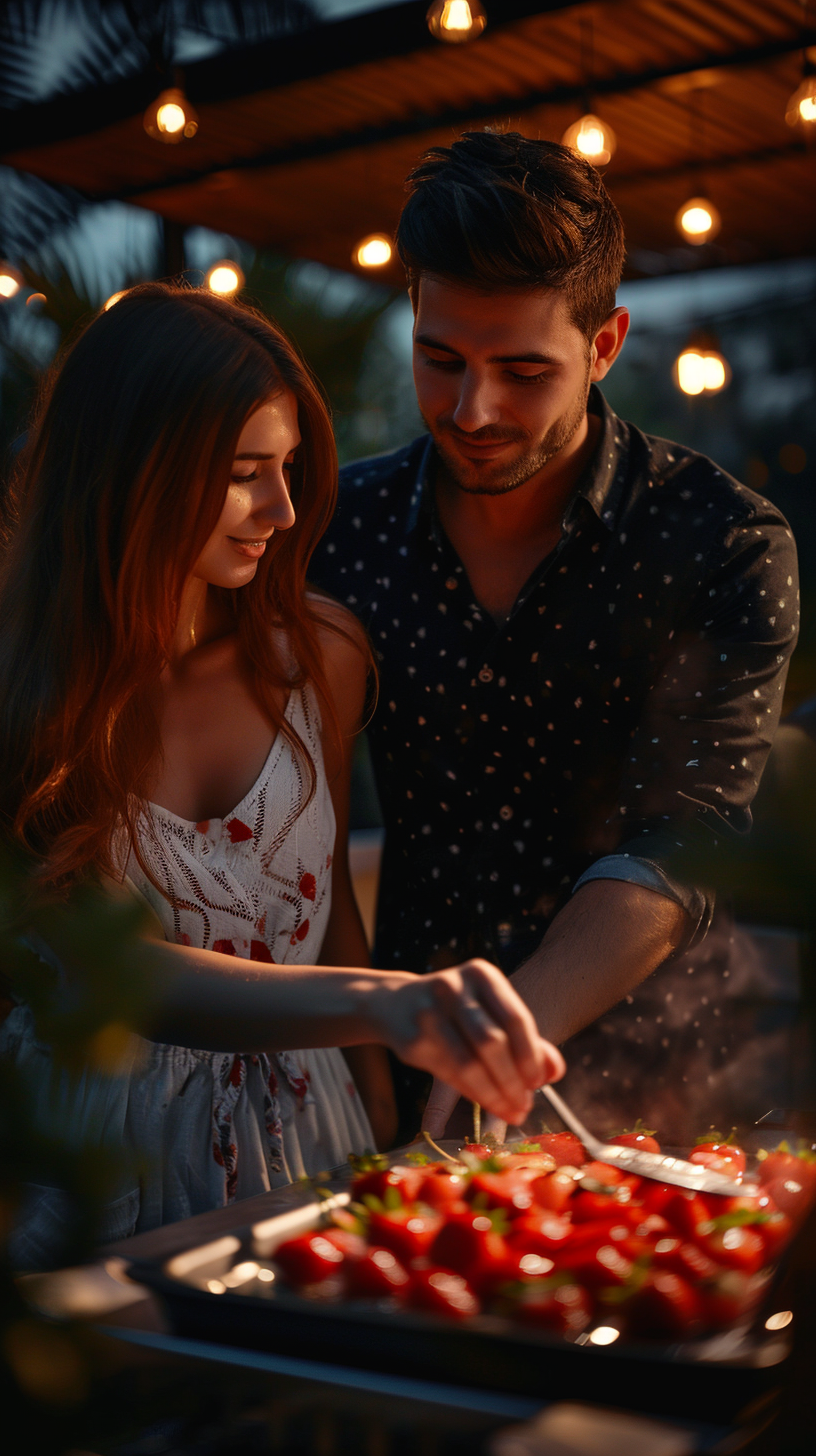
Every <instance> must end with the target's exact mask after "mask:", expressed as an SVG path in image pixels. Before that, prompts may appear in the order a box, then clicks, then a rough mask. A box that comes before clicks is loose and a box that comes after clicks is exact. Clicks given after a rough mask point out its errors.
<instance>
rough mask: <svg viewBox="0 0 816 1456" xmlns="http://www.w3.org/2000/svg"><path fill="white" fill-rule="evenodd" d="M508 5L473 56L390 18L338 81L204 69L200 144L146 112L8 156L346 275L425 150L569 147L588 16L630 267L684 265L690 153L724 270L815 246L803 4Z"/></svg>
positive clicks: (622, 0) (608, 0)
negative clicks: (459, 134)
mask: <svg viewBox="0 0 816 1456" xmlns="http://www.w3.org/2000/svg"><path fill="white" fill-rule="evenodd" d="M413 8H414V9H416V7H413ZM498 8H499V7H497V9H498ZM506 8H507V9H508V11H509V10H511V9H512V10H513V13H514V14H515V15H516V17H517V18H515V19H514V20H513V21H512V23H508V24H499V25H497V26H491V27H489V28H488V30H487V31H486V32H485V35H484V36H483V37H482V38H481V40H480V41H478V42H477V43H475V44H473V45H470V46H466V47H445V46H438V45H437V46H427V45H425V44H423V45H422V46H420V47H419V48H417V49H415V50H411V48H410V46H408V45H406V44H402V48H401V49H400V48H398V50H397V53H395V54H393V55H388V54H385V53H384V51H383V46H382V34H381V33H380V32H382V26H381V27H380V32H378V34H380V40H379V41H378V45H379V47H380V50H379V52H378V53H377V54H376V57H375V55H374V52H373V51H371V52H369V54H370V55H371V58H370V59H369V58H367V57H366V56H365V55H364V54H363V53H362V51H361V53H360V56H359V59H358V58H357V57H356V56H355V55H353V54H352V53H351V52H348V48H347V53H344V55H345V60H344V64H343V65H342V66H341V67H340V68H339V69H336V70H334V71H332V70H331V69H330V68H329V67H328V66H327V65H325V64H323V63H322V62H321V66H322V69H321V66H318V67H316V68H315V69H314V71H313V73H310V71H309V65H308V55H307V54H306V53H305V52H303V54H302V55H301V61H300V63H299V64H300V70H297V68H296V69H295V72H294V73H293V74H292V75H291V76H290V77H288V78H287V79H285V80H282V81H281V84H280V85H278V86H275V87H270V88H269V89H265V90H260V89H255V90H254V91H251V92H250V93H248V94H246V95H234V94H231V93H229V88H226V89H225V87H224V86H223V85H221V84H220V83H219V81H218V73H217V70H216V69H215V68H211V69H210V71H209V72H208V73H207V74H208V75H210V78H211V84H212V86H213V87H214V90H213V94H212V99H207V97H206V96H205V95H202V96H197V97H196V104H197V107H198V110H199V114H200V121H201V125H200V130H199V135H198V137H197V138H196V139H195V141H194V142H192V143H190V144H189V146H188V145H185V146H182V147H179V148H172V147H170V148H162V147H156V145H155V144H154V143H153V142H151V141H150V140H149V139H148V138H146V136H145V135H144V132H143V130H142V127H141V119H140V115H139V114H137V113H136V112H135V111H134V113H133V114H132V115H130V116H128V117H122V118H120V119H119V120H117V121H115V122H112V123H111V124H110V125H107V126H105V128H104V129H103V130H100V131H98V132H95V133H93V132H92V133H90V134H85V135H76V134H74V135H71V134H70V128H66V130H65V132H64V134H63V136H62V137H61V138H58V139H57V140H55V141H53V142H51V143H49V144H48V145H46V144H42V145H33V146H27V147H25V148H23V147H18V148H17V149H16V151H15V152H14V153H12V154H8V153H7V159H8V160H11V161H12V162H13V163H14V164H15V165H19V166H24V167H27V168H28V169H29V170H32V171H34V172H36V173H37V175H40V176H44V177H46V178H50V179H51V180H55V181H67V182H68V183H70V184H71V185H73V186H77V187H79V188H80V189H82V190H85V191H87V192H88V193H89V194H90V195H97V196H99V195H106V194H108V195H113V196H130V197H131V198H132V199H133V200H135V201H137V202H139V203H140V204H141V205H143V206H146V207H153V208H154V209H155V210H156V211H159V212H161V213H162V214H163V215H165V216H167V217H173V218H176V219H177V220H178V221H180V222H183V223H188V222H201V223H204V224H205V225H209V226H213V227H216V228H218V229H222V228H223V226H224V219H225V217H229V226H230V229H231V230H232V231H234V232H235V233H236V234H238V235H239V236H246V237H247V239H248V240H249V241H251V242H253V243H256V244H258V245H267V246H273V247H277V248H280V249H281V250H283V251H288V252H292V253H295V254H301V255H303V256H310V257H316V258H319V259H322V260H323V261H324V262H331V263H332V264H333V265H335V266H340V267H349V259H350V253H351V248H352V246H353V244H354V242H355V241H356V240H357V239H358V238H359V236H361V235H362V234H363V233H365V232H366V231H374V230H380V229H386V230H387V229H389V228H391V227H393V225H394V222H395V220H396V217H397V215H398V211H399V207H400V205H401V201H402V196H403V178H404V176H405V173H406V172H407V170H408V169H409V168H410V166H411V165H413V163H414V162H415V160H416V158H417V157H418V156H419V155H420V153H421V152H423V151H424V150H426V149H427V148H428V147H429V146H432V145H438V144H440V143H441V144H443V145H445V144H448V143H449V142H450V140H451V137H452V135H453V134H454V132H455V131H459V130H463V129H465V128H466V127H468V126H472V127H476V128H479V127H481V126H484V125H485V124H486V123H488V122H493V121H496V122H506V121H507V120H509V121H510V124H511V125H513V126H516V127H518V129H520V130H522V131H524V132H525V133H526V134H528V135H540V136H543V137H547V138H552V139H558V138H560V136H561V135H562V134H563V131H564V129H565V127H566V126H567V125H568V124H569V123H570V122H571V121H573V120H574V119H575V118H576V116H577V115H578V114H579V111H580V108H581V106H582V104H583V101H582V94H581V93H582V89H583V79H584V78H583V77H582V74H581V68H582V50H581V23H582V21H585V20H586V19H587V18H591V19H592V21H593V28H594V63H593V79H594V82H595V89H594V107H595V109H597V110H598V111H599V112H600V113H601V115H603V116H604V117H605V118H606V119H608V121H609V122H610V124H611V125H612V126H613V127H614V128H615V130H616V132H617V135H618V141H619V147H618V151H617V153H616V156H615V158H614V160H613V162H612V164H611V165H610V167H609V168H608V169H607V171H606V174H605V178H606V183H607V186H608V187H609V189H610V192H611V193H612V195H613V196H614V197H615V198H616V200H618V201H619V204H620V206H621V207H622V209H623V212H624V220H625V223H626V226H627V232H628V235H629V237H630V242H631V246H632V250H633V255H635V254H636V253H637V250H638V249H641V250H643V249H646V250H649V249H651V250H653V251H657V252H659V251H661V250H663V251H664V252H665V254H666V258H667V260H668V263H667V266H670V267H671V266H678V267H680V266H685V264H684V262H683V258H684V256H685V255H684V254H683V245H682V244H681V243H680V241H679V239H678V238H677V236H676V234H675V232H674V223H673V218H674V213H675V212H676V210H677V207H678V206H679V205H680V203H681V202H682V201H683V200H684V198H685V197H686V196H687V195H688V189H689V188H690V186H691V185H693V181H694V172H695V163H696V158H695V151H696V150H697V147H698V146H699V150H700V152H701V154H702V155H701V162H702V167H703V172H704V176H705V182H706V186H707V187H709V188H710V190H711V191H712V194H713V195H714V198H715V200H716V202H717V205H718V207H721V210H722V212H723V218H724V227H723V234H722V235H721V240H720V241H718V245H717V248H718V251H715V252H714V253H712V254H711V255H710V257H711V259H712V260H714V261H725V260H727V259H731V260H733V259H734V258H735V257H738V256H748V255H749V254H751V256H765V255H767V256H777V255H779V254H780V253H782V254H784V253H785V252H786V251H787V252H788V253H790V252H791V251H797V250H799V251H809V252H812V251H813V249H814V245H815V243H816V217H814V213H816V200H814V199H816V185H815V184H816V177H814V157H813V156H812V155H811V156H810V157H809V156H807V155H806V154H805V153H804V152H803V151H802V150H796V149H795V146H794V142H793V138H792V135H791V133H790V131H789V129H788V128H787V127H786V125H785V122H784V110H785V105H786V102H787V100H788V97H789V96H790V94H791V92H792V91H793V89H794V87H795V85H796V84H797V82H798V75H799V59H798V46H799V45H800V44H801V24H802V10H801V6H800V5H799V4H798V0H766V3H760V0H718V3H716V4H713V3H712V0H673V3H668V0H596V3H594V4H592V5H586V4H573V5H568V4H559V5H557V6H555V7H554V8H553V7H544V6H543V5H542V9H546V13H538V14H530V13H529V11H530V10H531V8H532V7H531V6H526V7H525V6H524V5H523V4H520V3H519V4H518V5H517V4H516V0H509V3H508V6H507V7H506ZM408 9H411V7H410V6H408V7H400V6H397V7H396V10H395V11H394V14H395V15H396V14H397V12H400V15H401V14H402V12H403V11H406V13H407V10H408ZM417 13H419V12H417ZM398 18H399V17H398ZM378 23H379V22H378ZM344 33H345V32H344ZM360 33H361V34H362V31H361V32H360ZM382 33H384V32H382ZM813 39H814V40H816V34H814V36H813ZM780 47H781V48H782V50H783V52H784V51H785V50H787V54H777V52H778V51H779V49H780ZM374 49H375V50H376V47H375V48H374ZM299 54H300V53H299ZM735 59H738V60H739V61H740V64H739V65H735V64H734V61H735ZM712 67H713V80H714V81H715V83H716V84H712V85H708V86H706V87H704V88H702V90H701V93H700V94H699V96H696V98H695V97H693V95H692V90H693V88H694V79H693V75H692V77H691V78H690V79H689V80H688V82H687V83H686V82H684V79H683V73H684V72H685V73H689V72H690V73H696V72H697V71H704V70H706V69H708V71H709V72H710V71H711V68H712ZM202 74H203V73H201V72H198V71H197V72H196V75H198V76H199V77H200V76H201V75H202ZM254 74H257V66H256V68H255V72H254ZM277 75H278V77H279V78H280V76H281V68H280V67H278V68H277ZM661 78H662V79H661ZM709 79H712V76H711V75H709ZM217 83H218V84H217ZM200 84H203V82H201V83H200ZM230 84H231V87H232V92H235V90H236V85H235V82H234V79H233V80H232V81H231V83H230ZM686 84H687V85H688V87H689V88H690V89H687V90H686V91H684V90H683V87H684V85H686ZM219 86H220V89H219ZM238 89H240V88H238ZM698 89H699V88H698ZM129 94H130V93H129ZM694 107H696V108H697V109H698V110H699V111H700V112H701V114H702V139H701V141H700V142H699V143H698V144H697V145H695V144H694V142H693V140H692V131H691V126H690V114H691V112H692V109H693V108H694ZM782 220H784V226H782V225H781V222H782ZM752 249H753V250H754V252H753V253H751V250H752ZM740 250H742V251H740ZM678 259H679V260H680V261H677V260H678ZM388 276H389V277H390V278H391V279H392V281H397V279H398V274H397V273H395V272H392V273H391V274H389V275H388Z"/></svg>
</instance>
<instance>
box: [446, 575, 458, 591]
mask: <svg viewBox="0 0 816 1456" xmlns="http://www.w3.org/2000/svg"><path fill="white" fill-rule="evenodd" d="M458 585H459V583H458V581H457V580H456V577H455V576H449V577H448V579H447V581H446V582H445V586H446V587H447V588H448V591H456V588H457V587H458Z"/></svg>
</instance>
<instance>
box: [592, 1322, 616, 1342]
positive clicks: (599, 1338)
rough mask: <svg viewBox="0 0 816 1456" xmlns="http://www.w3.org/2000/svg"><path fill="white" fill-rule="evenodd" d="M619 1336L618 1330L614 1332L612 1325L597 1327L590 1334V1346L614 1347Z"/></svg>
mask: <svg viewBox="0 0 816 1456" xmlns="http://www.w3.org/2000/svg"><path fill="white" fill-rule="evenodd" d="M619 1335H620V1330H616V1329H615V1327H614V1325H598V1327H597V1329H594V1330H592V1331H591V1332H590V1336H589V1342H590V1344H591V1345H614V1343H615V1341H616V1340H617V1338H618V1336H619Z"/></svg>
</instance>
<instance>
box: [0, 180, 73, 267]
mask: <svg viewBox="0 0 816 1456" xmlns="http://www.w3.org/2000/svg"><path fill="white" fill-rule="evenodd" d="M0 191H2V195H3V208H2V212H0V256H1V257H4V258H9V259H11V260H14V259H15V258H20V257H21V256H23V255H24V254H27V253H29V252H30V251H31V249H32V248H37V247H39V246H40V244H41V243H42V242H43V241H45V239H46V238H49V237H51V236H52V235H53V233H54V231H55V230H56V229H57V228H62V227H65V226H67V224H68V223H71V222H74V221H75V219H76V217H77V216H78V214H79V211H80V209H81V208H82V207H83V206H84V205H85V204H84V199H83V198H82V197H80V195H79V193H77V192H74V191H73V190H72V188H70V187H56V186H54V185H52V184H51V183H50V182H43V181H42V180H41V179H40V178H39V177H32V176H31V175H30V173H28V172H16V171H14V170H13V168H11V167H0Z"/></svg>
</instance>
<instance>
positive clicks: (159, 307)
mask: <svg viewBox="0 0 816 1456" xmlns="http://www.w3.org/2000/svg"><path fill="white" fill-rule="evenodd" d="M283 388H287V389H290V390H291V391H292V393H293V394H294V395H295V398H296V399H297V403H298V418H299V423H300V429H301V435H302V444H301V446H300V449H299V451H298V455H297V458H296V464H295V467H294V468H293V471H292V476H291V479H292V499H293V504H294V506H295V511H296V516H297V519H296V522H295V525H294V526H293V527H292V529H291V530H289V531H287V532H285V533H282V534H281V535H280V536H276V537H275V540H274V549H271V550H267V553H266V554H265V555H264V557H263V558H262V560H261V561H260V563H259V566H258V570H257V573H256V575H255V577H254V579H253V580H252V581H251V582H250V583H249V584H248V585H247V586H245V587H243V588H242V589H241V590H240V591H234V592H229V593H227V594H226V595H228V596H229V597H230V598H232V605H233V608H234V612H235V618H236V624H237V630H238V633H239V639H240V643H241V646H242V649H243V655H244V660H245V664H246V667H247V670H248V672H249V675H250V679H251V682H252V684H253V688H254V693H255V696H256V698H257V701H258V703H259V704H260V706H261V708H262V710H263V711H264V713H265V714H266V716H267V718H268V719H269V722H270V724H271V726H272V727H273V728H274V729H275V730H276V731H278V732H282V733H283V734H284V735H286V736H287V737H288V738H289V740H290V742H291V743H292V746H293V748H294V749H295V751H296V752H297V753H298V755H299V756H300V758H301V759H302V761H303V762H304V764H305V767H306V771H307V777H308V779H309V782H310V783H311V791H312V792H313V791H314V783H315V771H314V765H313V763H312V761H311V759H310V758H309V755H308V752H307V751H306V748H305V745H304V744H303V743H302V742H301V741H300V739H299V738H298V736H297V735H296V734H295V733H294V731H293V730H292V729H291V727H290V725H289V724H288V723H287V722H286V721H285V719H284V716H283V711H282V709H281V706H280V702H281V699H282V697H283V696H285V694H286V692H287V691H288V690H289V689H290V688H291V687H293V686H297V685H298V684H299V683H301V682H303V681H305V680H310V681H311V682H313V683H314V684H315V686H316V687H317V689H318V692H319V693H320V695H321V699H322V705H323V708H324V716H326V713H327V714H328V719H329V726H331V725H332V723H333V722H334V723H335V724H336V720H333V718H332V709H331V703H330V701H329V698H328V693H327V688H326V680H325V676H324V672H323V666H322V660H321V652H320V646H319V640H318V630H319V627H320V625H321V624H322V623H323V622H324V620H325V619H324V617H323V616H322V615H320V614H319V613H318V610H317V608H316V607H315V606H314V605H310V603H309V602H308V600H307V599H306V596H305V584H306V568H307V563H308V561H309V558H310V556H311V553H312V551H313V550H314V547H315V545H316V543H317V541H318V540H319V539H320V536H321V534H322V532H323V531H324V530H325V527H326V525H327V523H328V521H329V519H330V517H331V514H332V511H333V509H334V504H335V499H336V492H337V455H336V451H335V447H334V438H333V435H332V430H331V424H330V421H329V416H328V412H327V409H326V406H325V404H324V403H323V399H322V397H321V394H320V391H319V389H318V387H317V385H316V383H315V381H314V380H313V378H312V376H311V374H310V373H309V371H308V369H307V367H306V365H305V364H304V363H303V361H302V360H301V359H300V358H299V356H298V354H297V353H296V351H295V349H294V348H293V346H292V345H291V344H290V342H289V341H288V340H287V339H286V338H285V337H284V335H283V334H281V333H280V331H279V330H278V329H277V328H276V327H275V326H274V325H273V324H271V323H270V322H269V321H268V319H266V318H264V317H263V315H261V314H259V313H257V312H255V311H254V310H252V309H249V308H244V307H241V306H238V305H236V304H234V303H230V302H227V301H226V300H224V299H219V298H216V297H213V295H211V294H208V293H205V292H200V291H197V290H193V289H185V288H178V287H171V286H169V285H165V284H158V283H154V284H145V285H142V286H140V287H138V288H134V289H132V290H131V291H130V292H129V293H127V294H126V295H125V297H124V298H122V299H121V300H120V302H119V303H117V304H116V305H115V306H114V307H113V308H111V309H109V310H108V311H107V312H106V313H102V314H100V315H99V317H98V318H96V319H95V320H94V322H93V323H92V324H90V325H89V327H88V328H87V329H86V330H85V331H84V333H82V334H81V335H80V337H79V338H78V339H77V341H76V342H75V343H74V344H73V346H72V347H71V348H70V350H69V351H68V353H67V354H66V355H65V356H64V358H63V359H62V361H61V362H60V363H59V365H58V367H57V368H56V370H55V372H54V373H53V375H52V377H51V379H50V380H49V381H48V383H47V385H46V387H45V390H44V393H43V397H42V400H41V403H40V406H39V409H38V412H37V416H36V419H35V422H34V425H33V427H32V430H31V432H30V435H29V439H28V443H27V445H26V448H25V450H24V452H23V458H22V459H21V461H20V464H19V467H18V470H17V472H16V474H15V479H14V481H13V482H12V488H11V497H10V516H9V520H10V529H9V531H8V534H7V540H6V543H5V551H4V559H3V563H2V576H1V577H0V622H2V629H0V763H1V764H2V768H0V774H1V775H2V785H1V786H0V832H2V835H3V837H5V838H6V839H11V840H13V841H16V842H17V844H18V845H22V846H24V847H25V848H26V849H28V850H29V851H31V852H32V853H33V854H34V855H35V856H36V858H37V860H38V861H39V863H40V865H41V874H42V880H43V882H44V884H45V885H47V886H51V887H53V888H58V887H67V886H68V885H69V884H70V883H71V882H74V881H76V880H77V879H79V878H81V877H83V876H84V875H87V874H88V873H92V874H114V875H117V876H120V875H121V873H122V869H123V866H122V863H121V856H120V853H119V851H118V850H117V844H118V842H119V836H120V835H121V831H122V827H124V829H125V831H126V833H127V835H128V836H129V839H130V842H131V845H132V847H133V849H134V852H135V853H136V855H137V857H138V858H139V859H140V860H141V855H140V854H139V845H138V837H137V834H136V825H137V821H138V818H139V815H140V813H141V812H142V811H143V809H144V807H145V801H146V799H147V794H148V791H149V784H150V778H151V775H152V773H153V772H154V771H155V768H156V766H157V763H158V761H159V759H160V755H161V741H160V735H159V723H158V717H157V701H158V699H157V687H158V683H159V678H160V674H161V672H162V670H163V669H164V667H165V666H166V664H167V662H168V661H169V658H170V654H171V647H172V643H173V635H174V631H175V629H176V625H177V621H178V615H179V604H180V600H181V593H182V588H183V586H184V583H185V581H186V580H187V578H188V576H189V574H190V572H191V570H192V567H193V565H194V563H195V562H196V560H197V558H198V556H199V555H200V553H201V551H202V549H203V547H204V545H205V543H206V541H207V540H208V538H209V536H210V535H211V534H212V531H213V530H214V528H215V525H216V522H217V520H218V517H219V515H220V513H221V509H222V506H223V503H224V498H225V495H226V490H227V486H228V483H229V478H230V472H231V469H232V462H233V458H234V454H235V450H236V446H237V441H238V437H239V435H240V434H241V431H242V429H243V427H244V425H245V423H246V421H247V420H248V419H249V417H250V416H251V415H252V414H253V413H254V411H255V410H256V409H257V408H258V406H259V404H261V403H262V402H263V401H264V400H265V399H268V398H270V397H271V396H274V395H276V394H279V393H280V391H281V389H283ZM276 625H280V626H281V627H282V628H283V629H284V634H285V636H286V637H287V638H288V640H289V643H290V644H291V649H292V656H293V658H294V660H295V662H296V663H297V669H296V675H295V678H294V680H293V675H292V674H293V669H292V666H291V662H290V661H289V660H284V658H283V655H282V653H281V650H280V648H279V647H278V646H276V634H273V631H272V630H271V629H272V628H273V627H275V626H276ZM279 636H280V634H278V640H279Z"/></svg>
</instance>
